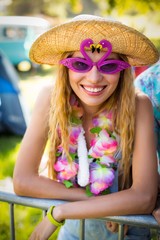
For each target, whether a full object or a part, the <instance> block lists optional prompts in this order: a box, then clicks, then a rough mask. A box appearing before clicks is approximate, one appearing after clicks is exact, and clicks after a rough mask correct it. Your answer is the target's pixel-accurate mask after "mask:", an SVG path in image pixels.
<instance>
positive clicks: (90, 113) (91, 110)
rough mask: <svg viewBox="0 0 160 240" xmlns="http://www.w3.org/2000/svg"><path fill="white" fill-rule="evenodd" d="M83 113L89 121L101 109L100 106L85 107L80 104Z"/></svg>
mask: <svg viewBox="0 0 160 240" xmlns="http://www.w3.org/2000/svg"><path fill="white" fill-rule="evenodd" d="M81 105H82V107H83V111H84V116H85V118H87V119H89V118H92V117H94V116H95V115H96V114H97V113H98V112H99V111H100V109H101V106H87V105H85V104H83V103H81Z"/></svg>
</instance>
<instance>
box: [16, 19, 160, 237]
mask: <svg viewBox="0 0 160 240" xmlns="http://www.w3.org/2000/svg"><path fill="white" fill-rule="evenodd" d="M30 58H31V60H32V61H33V62H36V63H39V64H44V63H45V64H50V65H54V64H58V65H59V70H58V76H57V80H56V82H55V85H54V87H49V88H46V89H44V91H43V92H42V93H41V94H40V96H39V97H38V99H37V102H36V105H35V110H34V112H33V117H32V120H31V122H30V125H29V127H28V129H27V131H26V134H25V136H24V139H23V141H22V145H21V149H20V152H19V155H18V159H17V163H16V166H15V171H14V189H15V192H16V193H17V194H18V195H22V196H32V197H42V198H53V199H63V200H68V201H70V202H69V203H66V204H63V205H59V206H56V207H51V208H50V209H49V212H48V214H47V216H46V217H45V218H44V220H43V221H42V222H41V223H40V224H39V225H38V226H37V228H36V229H35V231H34V232H33V233H32V235H31V237H30V239H31V240H32V239H48V238H49V236H50V235H51V234H52V233H53V232H54V231H55V230H56V229H57V227H58V226H62V225H63V224H64V220H65V219H83V218H87V219H89V218H98V217H104V216H114V215H126V214H148V213H151V212H152V210H153V208H154V206H155V201H156V195H157V159H156V149H155V143H154V132H153V113H152V105H151V103H150V100H149V99H148V98H147V97H146V96H145V95H142V94H138V93H135V89H134V87H133V79H132V75H131V69H130V68H131V66H141V65H148V64H152V63H154V62H156V61H157V60H158V53H157V50H156V49H155V47H154V45H153V44H152V43H151V42H150V40H149V39H148V38H146V37H145V36H144V35H142V34H141V33H139V32H138V31H136V30H134V29H133V28H130V27H127V26H125V25H123V24H121V23H118V22H114V21H108V20H106V19H105V18H101V17H96V16H90V15H80V16H78V17H76V18H74V19H72V20H71V21H70V22H67V23H64V24H61V25H59V26H57V27H54V28H52V29H51V30H49V31H48V32H46V33H44V34H43V35H41V36H40V37H39V38H38V39H37V40H36V41H35V42H34V44H33V45H32V48H31V50H30ZM47 140H49V143H50V148H49V160H48V169H49V178H45V177H42V176H40V175H39V172H38V169H39V165H40V161H41V158H42V154H43V152H44V149H45V146H46V143H47ZM118 175H119V182H118ZM129 180H131V181H129ZM31 183H32V184H31ZM118 185H119V187H118ZM146 186H147V187H146ZM108 193H109V194H108ZM86 222H87V223H86V231H85V234H86V235H85V237H86V239H87V240H90V239H92V240H93V239H99V237H101V240H102V239H117V234H115V233H112V232H110V231H108V230H107V228H106V225H105V224H104V222H102V221H99V220H97V221H93V220H87V221H86ZM78 223H79V222H78V220H67V221H65V224H64V226H63V227H61V230H60V233H59V236H58V239H59V240H62V239H63V240H64V239H65V240H72V239H73V240H76V239H78V227H79V226H78ZM107 227H108V229H109V230H112V231H114V224H112V223H108V224H107ZM131 237H132V238H133V239H142V238H143V239H150V236H149V230H148V229H138V228H135V227H129V228H128V230H127V232H126V239H127V238H131Z"/></svg>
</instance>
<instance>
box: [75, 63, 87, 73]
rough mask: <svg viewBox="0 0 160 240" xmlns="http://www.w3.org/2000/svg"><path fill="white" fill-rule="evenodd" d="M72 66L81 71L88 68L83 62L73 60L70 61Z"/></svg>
mask: <svg viewBox="0 0 160 240" xmlns="http://www.w3.org/2000/svg"><path fill="white" fill-rule="evenodd" d="M72 68H73V69H75V70H78V71H82V72H83V71H86V70H88V69H89V66H88V65H87V64H86V63H84V62H80V61H74V62H72Z"/></svg>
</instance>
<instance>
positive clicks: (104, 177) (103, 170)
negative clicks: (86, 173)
mask: <svg viewBox="0 0 160 240" xmlns="http://www.w3.org/2000/svg"><path fill="white" fill-rule="evenodd" d="M113 181H114V170H113V169H112V168H107V167H106V166H103V165H101V164H99V163H96V162H94V163H91V164H90V189H91V192H92V193H93V194H99V193H100V192H102V191H103V190H105V189H107V188H108V187H110V186H111V185H112V184H113Z"/></svg>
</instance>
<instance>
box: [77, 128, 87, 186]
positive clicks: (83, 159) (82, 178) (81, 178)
mask: <svg viewBox="0 0 160 240" xmlns="http://www.w3.org/2000/svg"><path fill="white" fill-rule="evenodd" d="M77 154H78V159H79V170H78V176H77V177H78V184H79V185H80V186H81V187H85V186H86V185H87V184H88V183H89V161H88V151H87V144H86V140H85V137H84V130H83V128H82V131H81V133H80V134H79V136H78V150H77Z"/></svg>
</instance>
